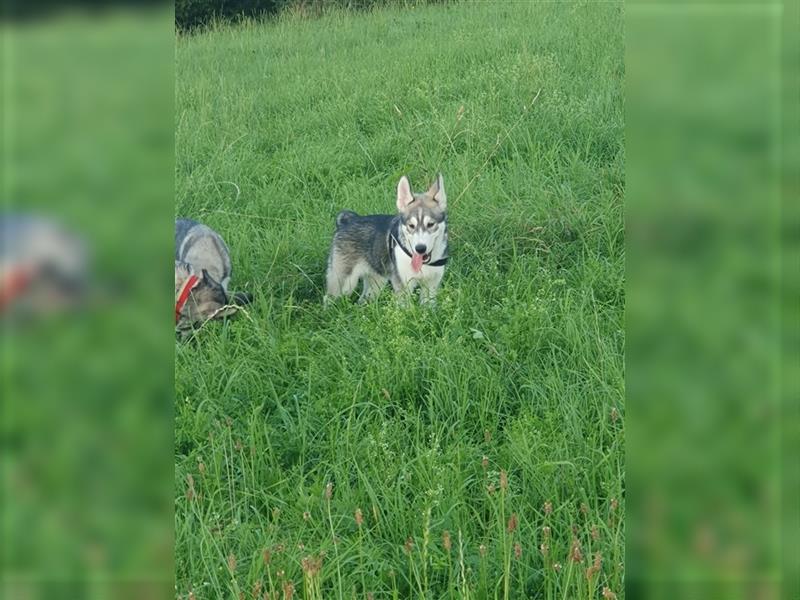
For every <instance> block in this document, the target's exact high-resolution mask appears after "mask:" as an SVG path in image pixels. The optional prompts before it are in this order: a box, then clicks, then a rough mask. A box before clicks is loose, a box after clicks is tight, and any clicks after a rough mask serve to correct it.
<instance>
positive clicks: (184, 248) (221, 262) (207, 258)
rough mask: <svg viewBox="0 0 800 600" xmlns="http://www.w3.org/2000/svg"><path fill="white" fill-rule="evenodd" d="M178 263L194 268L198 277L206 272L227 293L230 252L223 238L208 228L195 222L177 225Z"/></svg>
mask: <svg viewBox="0 0 800 600" xmlns="http://www.w3.org/2000/svg"><path fill="white" fill-rule="evenodd" d="M175 260H177V261H180V262H182V263H186V264H189V265H191V266H192V268H193V269H194V271H195V272H197V273H200V272H201V271H202V270H203V269H205V270H206V271H208V273H209V275H211V276H212V277H213V278H214V279H215V280H216V281H218V282H219V283H220V284H222V287H223V288H225V290H226V291H227V289H228V283H229V282H230V278H231V257H230V252H229V251H228V246H227V245H226V244H225V241H224V240H223V239H222V237H221V236H220V235H219V234H218V233H217V232H216V231H214V230H213V229H211V228H210V227H208V226H207V225H203V224H202V223H198V222H197V221H192V220H191V219H177V220H176V221H175Z"/></svg>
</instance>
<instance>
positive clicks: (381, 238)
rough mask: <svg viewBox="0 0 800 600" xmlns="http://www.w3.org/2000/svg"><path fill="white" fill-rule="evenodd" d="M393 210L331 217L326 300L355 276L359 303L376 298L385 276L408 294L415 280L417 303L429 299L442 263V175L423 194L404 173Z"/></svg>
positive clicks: (347, 290)
mask: <svg viewBox="0 0 800 600" xmlns="http://www.w3.org/2000/svg"><path fill="white" fill-rule="evenodd" d="M397 210H398V214H396V215H366V216H360V215H357V214H356V213H354V212H353V211H350V210H344V211H342V212H340V213H339V214H338V215H337V216H336V232H335V233H334V235H333V244H332V245H331V252H330V256H329V257H328V275H327V295H326V299H329V298H337V297H339V296H347V295H349V294H351V293H352V292H353V290H354V289H355V288H356V286H357V285H358V282H359V280H361V281H363V290H362V292H361V297H360V298H359V302H366V301H367V300H370V299H372V298H374V297H376V296H377V295H378V294H379V293H380V291H381V289H383V286H384V285H385V284H386V282H387V281H391V282H392V287H393V288H394V291H395V294H396V295H397V296H398V297H400V298H401V299H407V298H408V296H409V295H410V294H411V293H412V292H413V291H414V288H415V287H416V286H417V284H419V286H420V289H421V292H420V302H421V303H426V302H433V301H434V299H435V296H436V292H437V290H438V289H439V284H440V283H441V281H442V276H443V275H444V266H445V263H446V262H447V258H448V256H447V212H446V211H447V196H446V194H445V191H444V180H443V179H442V176H441V174H439V175H438V176H437V177H436V181H435V182H434V183H433V185H432V186H431V187H430V189H429V190H428V191H427V192H425V193H424V194H414V193H412V192H411V185H410V184H409V182H408V178H407V177H405V176H403V177H402V178H401V179H400V182H399V183H398V184H397Z"/></svg>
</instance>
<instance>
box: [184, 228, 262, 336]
mask: <svg viewBox="0 0 800 600" xmlns="http://www.w3.org/2000/svg"><path fill="white" fill-rule="evenodd" d="M230 279H231V257H230V253H229V252H228V246H227V245H226V244H225V242H224V241H223V239H222V237H220V235H219V234H218V233H217V232H216V231H214V230H213V229H211V228H210V227H207V226H206V225H203V224H201V223H197V222H196V221H190V220H189V219H177V220H176V221H175V325H176V327H177V329H179V330H182V331H185V330H187V329H191V327H192V326H193V325H194V324H195V323H202V322H204V321H206V320H207V319H209V318H215V319H216V318H219V317H224V316H227V315H230V314H232V313H234V312H235V311H236V309H235V308H231V307H228V308H223V307H225V306H227V305H228V283H229V282H230ZM234 299H235V300H236V302H238V303H247V302H249V300H250V298H249V296H248V295H247V294H236V295H235V296H234Z"/></svg>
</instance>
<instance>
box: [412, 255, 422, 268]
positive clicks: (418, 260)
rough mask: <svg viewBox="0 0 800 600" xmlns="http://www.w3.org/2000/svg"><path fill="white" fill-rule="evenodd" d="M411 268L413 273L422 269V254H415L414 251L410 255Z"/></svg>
mask: <svg viewBox="0 0 800 600" xmlns="http://www.w3.org/2000/svg"><path fill="white" fill-rule="evenodd" d="M411 270H412V271H414V273H419V272H420V271H421V270H422V254H417V253H416V252H415V253H414V255H413V256H412V257H411Z"/></svg>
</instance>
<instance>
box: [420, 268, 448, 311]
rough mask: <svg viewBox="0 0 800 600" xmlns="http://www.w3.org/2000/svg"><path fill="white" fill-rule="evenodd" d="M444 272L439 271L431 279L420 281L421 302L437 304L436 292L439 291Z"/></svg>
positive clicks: (431, 304)
mask: <svg viewBox="0 0 800 600" xmlns="http://www.w3.org/2000/svg"><path fill="white" fill-rule="evenodd" d="M442 275H443V273H438V274H437V275H434V276H433V277H431V278H430V279H425V280H423V281H422V282H420V294H419V303H420V304H429V305H430V306H435V305H436V294H437V292H438V291H439V284H440V283H441V282H442Z"/></svg>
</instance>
